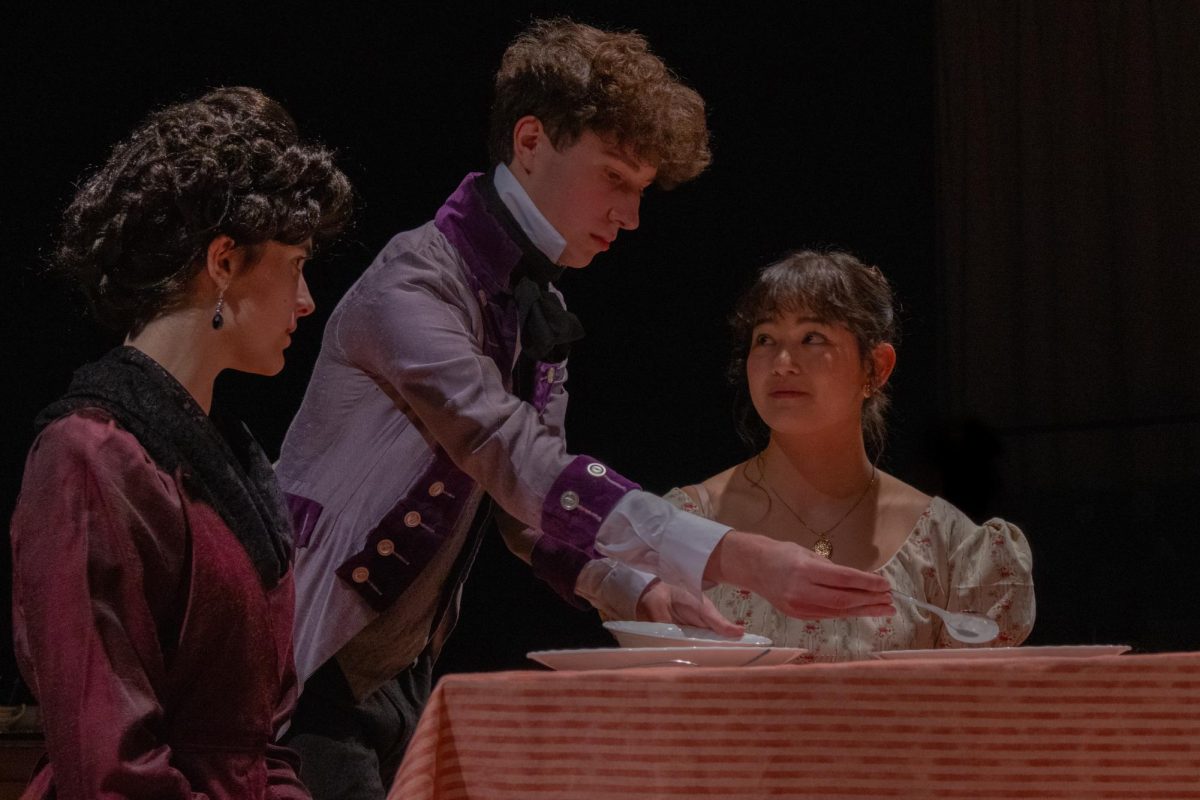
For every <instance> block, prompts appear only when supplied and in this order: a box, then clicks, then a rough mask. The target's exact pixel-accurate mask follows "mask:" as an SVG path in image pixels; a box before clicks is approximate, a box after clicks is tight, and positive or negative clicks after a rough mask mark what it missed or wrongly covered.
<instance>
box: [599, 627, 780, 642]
mask: <svg viewBox="0 0 1200 800" xmlns="http://www.w3.org/2000/svg"><path fill="white" fill-rule="evenodd" d="M604 627H605V628H606V629H608V632H609V633H611V634H612V635H613V636H614V637H615V638H616V640H617V644H619V645H621V647H770V646H771V640H770V639H768V638H767V637H765V636H758V635H756V634H753V633H747V634H744V635H743V636H737V637H732V638H730V637H727V636H720V635H718V634H716V633H713V632H712V631H710V630H707V629H705V628H692V627H689V626H687V625H673V624H671V623H670V622H635V621H632V620H629V621H625V620H621V621H614V622H606V623H604Z"/></svg>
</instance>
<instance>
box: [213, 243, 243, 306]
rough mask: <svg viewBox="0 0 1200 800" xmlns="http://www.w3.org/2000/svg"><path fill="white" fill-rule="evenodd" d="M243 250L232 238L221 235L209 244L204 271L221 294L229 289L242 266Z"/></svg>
mask: <svg viewBox="0 0 1200 800" xmlns="http://www.w3.org/2000/svg"><path fill="white" fill-rule="evenodd" d="M242 256H243V253H242V250H241V249H240V248H239V247H238V246H237V243H236V242H234V241H233V239H232V238H230V237H229V236H226V235H225V234H221V235H220V236H217V237H215V238H213V240H212V241H211V242H209V243H208V250H207V251H206V252H205V261H204V271H205V272H206V273H208V277H209V278H210V279H211V280H212V282H213V283H214V284H215V285H216V287H217V292H218V293H219V294H224V293H225V290H226V289H228V288H229V283H230V282H231V281H232V280H233V276H234V275H235V274H236V273H237V271H238V270H239V269H240V268H241V266H242Z"/></svg>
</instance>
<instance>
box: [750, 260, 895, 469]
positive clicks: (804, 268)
mask: <svg viewBox="0 0 1200 800" xmlns="http://www.w3.org/2000/svg"><path fill="white" fill-rule="evenodd" d="M800 310H806V311H809V312H812V313H813V314H815V315H816V316H817V317H820V318H821V319H823V320H827V321H829V322H839V323H841V324H843V325H845V326H846V327H847V328H849V329H850V332H851V333H852V334H854V338H855V341H857V343H858V352H859V355H860V356H861V357H862V359H863V364H864V365H865V366H866V367H867V369H868V370H869V371H870V373H871V381H872V383H874V382H875V380H874V379H875V376H874V362H873V361H872V360H871V358H870V354H871V351H873V350H874V349H875V347H877V346H878V345H880V344H885V343H888V344H893V345H894V344H896V343H897V341H898V339H899V336H900V330H899V324H898V322H897V319H896V317H897V313H896V301H895V296H894V295H893V293H892V287H891V285H890V284H888V281H887V278H885V277H883V273H882V272H880V271H879V268H878V267H873V266H868V265H866V264H864V263H862V262H861V261H859V260H858V259H857V258H855V257H854V256H852V255H850V254H849V253H844V252H840V251H837V250H830V251H825V252H821V251H816V250H800V251H798V252H795V253H792V254H791V255H789V256H787V257H786V258H784V259H782V260H781V261H777V262H775V263H774V264H770V265H768V266H766V267H764V268H763V269H762V270H761V271H760V272H759V273H758V276H757V277H756V278H755V280H754V283H753V284H752V285H751V286H750V288H749V289H747V290H746V291H745V292H744V293H743V294H742V296H741V297H740V298H738V301H737V304H736V305H735V306H734V311H733V315H732V316H731V317H730V319H729V327H730V329H731V333H732V335H733V357H732V358H731V359H730V363H729V373H728V375H729V380H730V382H731V383H732V384H733V385H734V390H735V396H734V418H735V422H736V424H737V427H738V433H739V434H741V436H742V439H743V440H745V441H746V443H747V444H749V445H750V446H751V447H755V448H758V447H761V446H762V445H763V444H764V443H765V440H766V437H767V436H768V434H769V431H768V430H767V426H766V424H765V423H763V421H762V419H761V418H759V416H758V412H756V411H755V410H754V404H753V403H752V402H751V400H750V387H749V385H748V384H747V381H746V359H747V357H748V356H749V354H750V344H751V341H750V340H751V336H752V335H753V333H754V327H755V326H756V325H758V324H759V323H761V322H763V321H764V320H767V319H770V318H771V317H773V316H774V315H776V314H779V313H781V312H783V313H786V312H794V311H800ZM890 402H891V401H890V399H889V398H888V393H887V387H886V385H885V386H877V387H876V388H875V391H873V392H872V393H871V396H870V397H868V398H867V399H866V400H865V401H864V402H863V409H862V427H863V437H864V439H865V440H866V443H867V446H868V447H870V448H871V449H872V450H873V451H874V452H875V453H876V454H877V455H878V454H879V453H881V452H882V451H883V446H884V442H885V439H886V436H887V424H886V422H885V421H884V414H885V412H886V411H887V408H888V406H889V405H890Z"/></svg>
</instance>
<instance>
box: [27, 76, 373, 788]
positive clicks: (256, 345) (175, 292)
mask: <svg viewBox="0 0 1200 800" xmlns="http://www.w3.org/2000/svg"><path fill="white" fill-rule="evenodd" d="M349 206H350V187H349V184H348V182H347V181H346V178H345V176H344V175H343V174H342V173H341V172H340V171H339V170H338V169H337V168H336V167H335V166H334V165H333V163H332V160H331V157H330V154H329V152H328V151H326V150H325V149H323V148H321V147H319V146H316V145H311V144H306V143H303V142H301V141H300V140H299V139H298V136H297V132H296V128H295V123H294V122H293V121H292V119H291V118H290V117H289V116H288V114H287V112H285V111H284V110H283V108H281V107H280V106H279V105H278V104H276V103H275V102H274V101H272V100H270V99H269V98H267V97H265V96H263V95H262V94H261V93H259V92H257V91H255V90H253V89H244V88H232V89H218V90H215V91H212V92H210V93H208V94H206V95H204V96H203V97H201V98H200V99H198V100H196V101H193V102H188V103H182V104H179V105H176V106H172V107H169V108H166V109H164V110H162V111H159V112H157V113H155V114H152V115H151V116H150V117H148V118H147V120H146V121H145V122H143V123H142V124H141V125H140V126H139V127H138V128H137V129H136V130H135V131H134V133H133V134H132V136H131V137H130V138H129V139H127V140H126V141H124V142H122V143H121V144H119V145H118V146H117V147H116V148H114V150H113V152H112V155H111V157H110V158H109V160H108V162H107V163H106V164H105V165H104V166H103V167H101V168H100V170H99V171H98V172H97V173H96V174H95V175H93V176H91V177H90V178H89V179H88V180H87V181H86V182H84V183H83V184H82V186H81V188H80V189H79V191H78V193H77V194H76V196H75V199H74V201H73V202H72V203H71V206H70V207H69V209H68V211H67V214H66V220H65V223H64V225H63V231H62V235H61V239H60V242H59V246H58V248H57V250H56V252H55V258H54V263H55V266H56V267H57V268H58V269H59V270H61V271H62V272H64V273H65V274H67V275H68V276H70V277H71V278H72V279H73V280H74V281H75V282H76V283H78V285H79V286H80V288H81V289H82V290H83V291H84V294H85V295H86V296H87V298H88V300H89V303H90V305H91V308H92V309H93V311H94V312H95V313H96V316H97V317H98V318H99V319H100V320H101V321H103V322H106V323H108V324H110V325H112V326H114V327H116V328H117V329H118V330H119V331H122V332H124V333H125V336H126V338H125V344H124V346H122V347H118V348H117V349H115V350H113V351H112V352H110V353H109V354H108V355H106V356H105V357H104V358H102V359H100V360H99V361H96V362H94V363H92V364H88V365H86V366H85V367H83V368H81V369H80V370H78V371H77V372H76V373H75V377H74V379H73V380H72V383H71V386H70V389H68V391H67V394H66V395H65V396H64V397H63V398H61V399H60V400H58V401H57V402H55V403H54V404H52V405H51V406H50V407H49V408H47V409H46V410H45V411H43V412H42V414H41V415H40V417H39V419H38V421H37V426H38V429H39V431H40V433H39V435H38V438H37V440H36V441H35V442H34V445H33V447H32V449H31V450H30V453H29V457H28V460H27V462H26V468H25V477H24V482H23V484H22V489H21V496H20V498H19V500H18V503H17V509H16V513H15V514H14V517H13V524H12V542H13V554H14V623H15V632H16V647H17V656H18V659H19V662H20V665H21V669H22V672H23V673H24V675H25V677H26V679H27V680H28V682H29V684H30V686H31V687H32V688H33V691H34V693H35V694H36V696H37V698H38V701H39V703H40V705H41V709H42V715H43V720H44V724H45V731H46V744H47V750H48V763H46V764H44V765H43V766H42V768H41V769H40V771H39V772H38V773H37V774H36V776H35V778H34V780H33V782H32V784H31V785H30V787H29V789H28V790H27V792H26V795H25V796H26V797H58V798H87V799H88V800H92V798H116V797H121V798H154V800H165V799H166V798H176V797H178V798H196V797H208V798H234V797H236V798H282V797H287V798H301V797H308V792H307V791H306V790H305V789H304V787H303V786H302V785H301V784H300V782H299V780H298V779H297V777H296V764H295V759H294V757H293V756H292V755H291V754H290V752H289V751H287V750H285V749H284V748H281V747H279V746H277V745H275V744H273V740H274V737H275V735H276V733H277V732H278V730H279V726H280V725H281V724H282V723H283V721H284V720H285V719H286V718H287V715H288V714H289V713H290V710H291V707H292V705H293V703H294V698H295V693H296V686H295V674H294V670H293V666H292V650H291V630H292V608H293V593H292V579H291V573H290V558H291V532H290V529H289V525H288V522H287V519H288V517H287V514H286V513H285V511H284V509H283V507H282V501H281V495H280V493H279V491H278V489H277V488H276V486H275V482H274V478H273V475H272V471H271V467H270V464H269V463H268V462H267V459H266V457H265V456H264V454H263V452H262V450H261V448H259V446H258V444H257V443H256V442H255V440H254V438H253V437H252V436H251V435H250V433H249V432H248V431H247V430H246V429H245V428H244V427H243V426H242V425H241V424H240V423H237V422H236V421H234V420H230V419H227V418H224V417H222V416H221V415H220V414H219V413H217V412H213V413H210V412H211V411H212V409H211V403H212V390H213V382H214V380H215V379H216V376H217V375H218V374H219V373H220V372H221V371H222V370H225V369H236V370H241V371H244V372H252V373H258V374H268V375H269V374H274V373H276V372H278V371H279V370H280V369H281V368H282V367H283V351H284V349H285V348H286V347H287V346H288V344H289V342H290V334H291V333H292V331H293V330H294V329H295V326H296V322H297V320H298V319H299V318H300V317H302V316H305V315H306V314H309V313H311V312H312V310H313V302H312V298H311V297H310V296H309V294H308V289H307V286H306V285H305V282H304V277H303V273H302V272H301V269H302V267H303V265H304V262H305V260H306V259H307V258H308V257H309V256H311V253H312V247H313V243H314V241H319V240H322V239H325V238H327V237H329V236H331V235H333V234H335V233H336V232H337V231H338V230H340V228H341V227H342V226H343V225H344V223H345V221H346V218H347V216H348V213H349Z"/></svg>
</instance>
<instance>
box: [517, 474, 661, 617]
mask: <svg viewBox="0 0 1200 800" xmlns="http://www.w3.org/2000/svg"><path fill="white" fill-rule="evenodd" d="M638 488H640V487H639V486H638V485H637V484H636V483H634V482H633V481H631V480H629V479H627V478H625V477H624V476H622V475H620V474H619V473H617V472H616V471H615V470H612V469H609V468H608V467H606V466H605V465H604V464H601V463H600V462H599V461H597V460H596V459H594V458H591V457H590V456H577V457H576V458H575V459H574V460H573V461H572V462H571V463H570V464H568V465H567V468H566V469H564V470H563V471H562V472H561V473H559V475H558V478H557V479H556V480H555V481H554V485H553V486H551V487H550V492H549V493H548V494H547V495H546V500H545V502H544V503H543V504H542V524H541V530H542V534H543V535H542V536H541V538H539V539H538V540H537V542H536V543H535V544H534V546H533V553H532V556H531V559H530V560H531V563H532V566H533V571H534V574H536V575H537V576H538V577H539V578H541V579H542V580H544V581H546V582H547V583H549V584H550V586H551V587H553V588H554V590H555V591H556V592H557V593H558V594H559V596H561V597H562V598H563V599H565V600H567V601H568V602H570V603H572V604H575V605H578V604H580V601H579V600H578V598H576V597H575V582H576V580H577V579H578V577H579V571H580V570H581V569H583V565H584V564H586V563H587V562H588V561H590V560H592V559H593V558H599V557H600V556H599V554H598V553H597V552H596V549H595V544H596V533H597V532H598V531H599V530H600V525H601V524H603V522H604V519H605V517H607V516H608V515H609V512H611V511H612V510H613V507H614V506H615V505H616V504H617V503H618V501H620V499H621V498H622V497H624V496H625V493H626V492H629V491H632V490H634V489H638Z"/></svg>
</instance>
